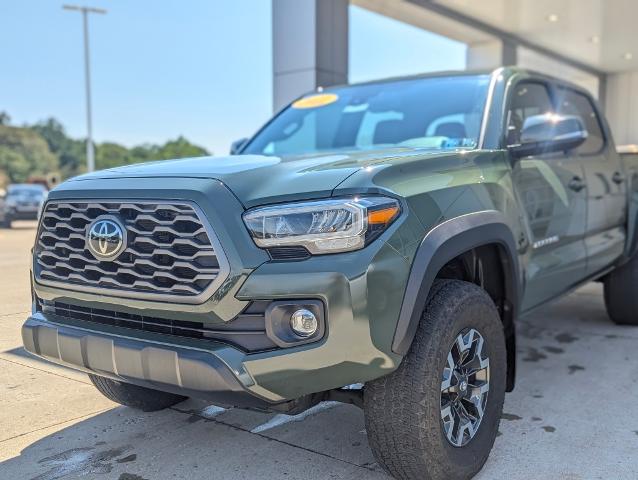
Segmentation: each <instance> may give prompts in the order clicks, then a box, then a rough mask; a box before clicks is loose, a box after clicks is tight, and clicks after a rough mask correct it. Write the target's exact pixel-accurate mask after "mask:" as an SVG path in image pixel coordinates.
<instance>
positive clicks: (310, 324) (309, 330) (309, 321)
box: [290, 308, 319, 337]
mask: <svg viewBox="0 0 638 480" xmlns="http://www.w3.org/2000/svg"><path fill="white" fill-rule="evenodd" d="M290 326H291V328H292V330H293V332H295V333H296V334H297V335H299V336H300V337H309V336H310V335H313V334H314V333H315V332H316V331H317V328H318V326H319V324H318V322H317V317H315V314H314V313H312V312H311V311H310V310H306V309H305V308H302V309H300V310H297V311H296V312H294V313H293V314H292V315H291V316H290Z"/></svg>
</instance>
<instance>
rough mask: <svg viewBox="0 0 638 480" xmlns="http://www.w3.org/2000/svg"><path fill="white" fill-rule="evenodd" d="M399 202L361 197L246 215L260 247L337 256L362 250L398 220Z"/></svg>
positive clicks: (389, 199) (270, 209)
mask: <svg viewBox="0 0 638 480" xmlns="http://www.w3.org/2000/svg"><path fill="white" fill-rule="evenodd" d="M400 211H401V209H400V206H399V202H398V201H396V200H395V199H393V198H387V197H379V196H375V197H372V196H371V197H362V198H357V197H355V198H345V199H331V200H320V201H312V202H300V203H290V204H287V205H276V206H272V207H260V208H255V209H253V210H250V211H248V212H246V213H245V214H244V223H245V224H246V226H247V227H248V230H249V231H250V234H251V235H252V237H253V240H254V241H255V243H256V244H257V246H258V247H261V248H271V247H290V246H302V247H305V248H306V249H307V250H308V251H309V252H310V253H313V254H322V253H337V252H347V251H350V250H357V249H359V248H363V247H364V246H365V245H366V244H367V243H369V242H371V241H372V240H374V238H376V237H377V236H379V235H380V234H381V233H382V232H383V231H384V230H385V229H386V228H387V227H388V226H389V225H390V224H391V223H392V222H393V221H394V220H395V219H396V218H397V217H398V216H399V213H400Z"/></svg>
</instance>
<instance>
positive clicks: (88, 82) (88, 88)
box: [62, 5, 106, 172]
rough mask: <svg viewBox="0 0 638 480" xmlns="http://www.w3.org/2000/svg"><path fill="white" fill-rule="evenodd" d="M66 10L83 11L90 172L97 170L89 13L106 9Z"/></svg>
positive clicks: (70, 6)
mask: <svg viewBox="0 0 638 480" xmlns="http://www.w3.org/2000/svg"><path fill="white" fill-rule="evenodd" d="M62 8H64V9H65V10H73V11H77V12H82V23H83V25H84V80H85V86H86V129H87V138H86V167H87V170H88V171H89V172H92V171H93V170H95V155H94V152H93V125H92V121H91V71H90V64H89V13H99V14H102V15H104V14H105V13H106V10H103V9H101V8H93V7H81V6H76V5H63V6H62Z"/></svg>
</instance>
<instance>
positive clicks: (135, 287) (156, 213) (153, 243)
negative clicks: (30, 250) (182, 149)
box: [34, 201, 225, 302]
mask: <svg viewBox="0 0 638 480" xmlns="http://www.w3.org/2000/svg"><path fill="white" fill-rule="evenodd" d="M103 215H109V216H114V217H116V218H117V219H118V220H119V221H120V222H121V223H122V225H123V226H124V228H125V229H126V233H127V235H126V236H127V238H128V243H127V245H126V247H125V249H124V250H123V252H122V253H121V254H120V255H119V256H118V257H117V258H116V259H114V260H112V261H103V260H98V259H97V258H95V257H94V256H93V255H92V254H91V253H90V251H89V250H88V249H87V248H86V234H87V229H88V227H89V225H90V224H91V223H92V222H93V221H94V220H95V219H97V218H98V217H101V216H103ZM210 234H211V232H210V231H209V230H207V228H206V226H205V224H204V223H203V220H202V218H200V216H199V214H198V212H197V211H196V208H195V207H194V206H193V205H191V204H189V203H185V202H170V203H168V202H166V203H162V202H142V201H136V202H133V201H131V202H117V201H105V202H81V201H73V202H68V201H66V202H63V201H54V202H49V203H47V206H46V207H45V210H44V212H43V214H42V219H41V222H40V230H39V233H38V242H37V244H36V248H35V252H34V253H35V276H36V279H37V280H38V281H39V282H41V283H52V284H57V285H61V286H63V287H64V288H72V289H75V290H83V291H85V290H89V291H95V290H98V291H99V293H108V290H113V291H117V292H120V293H118V295H120V294H121V293H122V292H123V293H124V296H128V297H142V298H147V297H149V296H150V297H151V298H154V299H164V297H168V298H173V299H176V300H178V301H179V300H180V299H181V300H185V301H187V302H188V301H191V302H192V301H193V300H194V299H198V300H202V301H203V300H205V299H201V298H200V297H201V296H202V295H203V294H204V293H212V292H209V290H211V291H212V290H213V287H214V286H218V284H217V282H216V280H223V278H221V276H222V273H224V272H223V271H222V270H224V268H225V258H224V257H223V254H222V253H221V251H219V250H220V249H219V248H217V249H216V248H215V247H214V245H216V241H215V242H212V241H211V240H212V239H211V236H210Z"/></svg>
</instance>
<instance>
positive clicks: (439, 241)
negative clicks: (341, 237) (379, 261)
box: [392, 210, 522, 355]
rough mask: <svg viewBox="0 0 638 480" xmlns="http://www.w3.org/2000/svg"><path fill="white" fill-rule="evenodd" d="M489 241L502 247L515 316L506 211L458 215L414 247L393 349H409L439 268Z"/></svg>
mask: <svg viewBox="0 0 638 480" xmlns="http://www.w3.org/2000/svg"><path fill="white" fill-rule="evenodd" d="M488 244H498V245H500V246H502V247H503V250H504V253H505V258H504V263H505V265H504V268H503V270H504V272H505V282H506V290H507V292H506V296H507V300H508V302H509V304H510V305H509V308H511V309H512V312H511V314H512V315H513V318H515V317H516V314H517V312H518V307H519V305H520V301H519V299H520V291H521V283H522V282H521V276H520V267H519V262H518V250H517V247H516V241H515V240H514V234H513V233H512V229H511V228H510V227H509V225H508V223H507V219H506V217H505V215H503V214H502V213H501V212H499V211H497V210H484V211H480V212H474V213H468V214H466V215H461V216H459V217H455V218H452V219H450V220H447V221H445V222H442V223H440V224H438V225H437V226H436V227H434V228H433V229H432V230H430V231H429V232H428V233H427V234H426V236H425V237H424V238H423V240H422V241H421V244H420V245H419V247H418V249H417V252H416V255H415V257H414V261H413V262H412V268H411V269H410V276H409V277H408V284H407V287H406V289H405V293H404V295H403V303H402V305H401V310H400V313H399V320H398V322H397V326H396V329H395V332H394V338H393V341H392V351H393V352H394V353H397V354H399V355H405V354H407V353H408V350H409V349H410V345H412V340H413V339H414V335H415V334H416V330H417V327H418V324H419V321H420V320H421V314H422V313H423V309H424V308H425V302H426V301H427V297H428V293H429V291H430V288H431V287H432V283H433V282H434V279H435V278H436V275H437V274H438V272H439V271H440V270H441V268H442V267H443V266H444V265H445V264H446V263H448V262H449V261H450V260H452V259H453V258H455V257H457V256H459V255H461V254H462V253H465V252H467V251H469V250H471V249H473V248H477V247H480V246H482V245H488Z"/></svg>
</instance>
